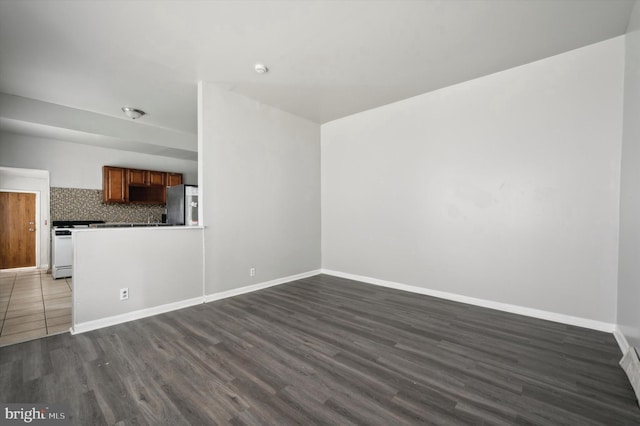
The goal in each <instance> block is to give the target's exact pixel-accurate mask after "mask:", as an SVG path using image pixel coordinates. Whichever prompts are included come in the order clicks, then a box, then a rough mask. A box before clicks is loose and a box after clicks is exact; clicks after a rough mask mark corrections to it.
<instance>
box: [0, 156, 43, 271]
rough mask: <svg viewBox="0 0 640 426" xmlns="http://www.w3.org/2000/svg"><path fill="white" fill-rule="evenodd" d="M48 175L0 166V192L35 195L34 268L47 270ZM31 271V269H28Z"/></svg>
mask: <svg viewBox="0 0 640 426" xmlns="http://www.w3.org/2000/svg"><path fill="white" fill-rule="evenodd" d="M50 182H51V181H50V173H49V171H48V170H41V169H23V168H17V167H6V166H0V190H1V191H6V192H26V193H35V194H36V223H37V228H36V229H39V230H38V231H36V233H37V236H36V256H37V258H36V267H35V268H37V269H40V270H47V269H49V267H50V263H51V250H50V249H51V247H50V244H49V242H50V241H51V231H50V230H51V226H50V225H51V224H50V223H49V222H50V221H49V218H50V215H51V213H50V211H49V210H50V208H51V207H50V204H51V203H50V200H49V198H50V193H51V192H50ZM28 269H30V270H33V269H34V268H33V267H30V268H28Z"/></svg>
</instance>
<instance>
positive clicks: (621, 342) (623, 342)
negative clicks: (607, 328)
mask: <svg viewBox="0 0 640 426" xmlns="http://www.w3.org/2000/svg"><path fill="white" fill-rule="evenodd" d="M613 337H615V338H616V342H618V346H620V350H621V351H622V354H623V355H624V354H626V353H627V351H628V350H629V347H630V346H631V345H629V342H628V341H627V338H626V337H624V333H622V330H620V327H619V326H617V325H616V328H615V330H613Z"/></svg>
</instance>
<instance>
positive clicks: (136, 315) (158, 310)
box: [70, 296, 204, 334]
mask: <svg viewBox="0 0 640 426" xmlns="http://www.w3.org/2000/svg"><path fill="white" fill-rule="evenodd" d="M203 302H204V298H203V297H202V296H198V297H194V298H192V299H186V300H180V301H178V302H172V303H167V304H165V305H160V306H154V307H152V308H146V309H140V310H138V311H133V312H127V313H125V314H121V315H115V316H112V317H107V318H101V319H98V320H95V321H87V322H83V323H79V324H76V325H74V326H73V327H71V330H70V331H71V334H80V333H86V332H87V331H92V330H97V329H99V328H104V327H110V326H112V325H117V324H122V323H124V322H129V321H134V320H137V319H142V318H146V317H150V316H153V315H159V314H164V313H166V312H171V311H175V310H177V309H182V308H188V307H189V306H194V305H199V304H202V303H203Z"/></svg>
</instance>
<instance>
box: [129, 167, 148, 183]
mask: <svg viewBox="0 0 640 426" xmlns="http://www.w3.org/2000/svg"><path fill="white" fill-rule="evenodd" d="M147 174H148V171H147V170H138V169H127V184H128V185H140V186H146V185H147Z"/></svg>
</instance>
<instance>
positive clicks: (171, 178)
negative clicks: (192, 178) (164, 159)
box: [167, 173, 182, 186]
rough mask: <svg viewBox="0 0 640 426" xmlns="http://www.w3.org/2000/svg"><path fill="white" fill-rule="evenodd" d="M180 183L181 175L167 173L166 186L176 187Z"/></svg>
mask: <svg viewBox="0 0 640 426" xmlns="http://www.w3.org/2000/svg"><path fill="white" fill-rule="evenodd" d="M181 183H182V173H167V186H176V185H180V184H181Z"/></svg>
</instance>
